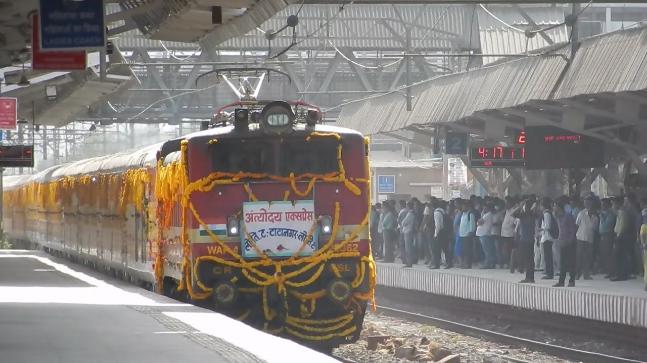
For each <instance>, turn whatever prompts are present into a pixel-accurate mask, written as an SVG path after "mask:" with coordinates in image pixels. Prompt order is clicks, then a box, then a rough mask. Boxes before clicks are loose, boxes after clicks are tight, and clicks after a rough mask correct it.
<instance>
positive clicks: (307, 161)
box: [212, 137, 338, 176]
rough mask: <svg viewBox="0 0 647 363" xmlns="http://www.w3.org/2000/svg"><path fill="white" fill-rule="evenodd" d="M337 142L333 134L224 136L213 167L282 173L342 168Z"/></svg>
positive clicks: (215, 148)
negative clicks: (268, 137)
mask: <svg viewBox="0 0 647 363" xmlns="http://www.w3.org/2000/svg"><path fill="white" fill-rule="evenodd" d="M337 145H338V141H337V140H334V139H330V138H326V139H324V138H314V139H311V140H310V141H304V139H303V138H301V137H293V138H289V137H286V138H282V139H278V138H277V139H274V140H267V141H261V140H260V139H246V140H241V139H221V140H219V141H218V142H217V143H215V144H213V145H212V160H213V168H214V171H221V172H228V173H238V172H248V173H267V174H272V175H280V176H288V175H290V173H294V175H301V174H307V173H312V174H327V173H332V172H336V171H338V163H337Z"/></svg>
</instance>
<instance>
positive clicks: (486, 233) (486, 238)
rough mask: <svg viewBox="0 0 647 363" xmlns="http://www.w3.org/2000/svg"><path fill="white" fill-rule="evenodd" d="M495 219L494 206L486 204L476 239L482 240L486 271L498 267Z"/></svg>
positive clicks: (478, 225) (479, 221)
mask: <svg viewBox="0 0 647 363" xmlns="http://www.w3.org/2000/svg"><path fill="white" fill-rule="evenodd" d="M493 219H494V214H493V213H492V206H491V205H490V204H486V205H485V207H484V208H483V215H482V216H481V219H479V220H478V222H477V227H476V237H478V238H479V239H480V241H481V247H483V253H484V254H485V262H484V263H483V266H481V268H485V269H490V268H494V267H496V247H495V246H494V239H493V238H492V222H493Z"/></svg>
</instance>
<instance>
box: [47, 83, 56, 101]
mask: <svg viewBox="0 0 647 363" xmlns="http://www.w3.org/2000/svg"><path fill="white" fill-rule="evenodd" d="M56 91H57V90H56V86H55V85H50V86H46V87H45V96H47V99H48V100H49V101H54V100H56V93H57V92H56Z"/></svg>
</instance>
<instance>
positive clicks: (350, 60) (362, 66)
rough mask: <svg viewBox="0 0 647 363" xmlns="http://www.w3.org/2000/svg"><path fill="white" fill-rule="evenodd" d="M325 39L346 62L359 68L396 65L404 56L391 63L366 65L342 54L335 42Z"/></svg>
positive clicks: (380, 67)
mask: <svg viewBox="0 0 647 363" xmlns="http://www.w3.org/2000/svg"><path fill="white" fill-rule="evenodd" d="M327 41H328V43H329V44H330V45H331V46H332V47H333V48H334V49H335V51H336V52H337V53H338V54H339V55H340V56H341V57H342V58H344V59H345V60H346V61H347V62H349V63H352V64H354V65H356V66H358V67H360V68H364V69H382V68H388V67H391V66H394V65H396V64H398V63H400V62H402V60H403V59H404V57H403V58H398V59H397V60H396V61H394V62H391V63H388V64H382V65H379V66H367V65H364V64H361V63H358V62H356V61H354V60H353V59H351V58H349V57H348V56H346V54H344V53H343V52H342V51H341V50H339V48H337V47H336V46H335V44H333V42H331V41H330V40H329V39H327Z"/></svg>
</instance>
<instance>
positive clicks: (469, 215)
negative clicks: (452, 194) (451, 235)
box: [458, 200, 476, 268]
mask: <svg viewBox="0 0 647 363" xmlns="http://www.w3.org/2000/svg"><path fill="white" fill-rule="evenodd" d="M461 210H462V212H463V213H462V214H461V220H460V224H459V226H458V236H459V238H460V243H461V260H462V261H461V262H462V263H463V266H462V267H463V268H472V255H473V253H474V234H475V232H476V215H475V214H474V212H473V211H472V205H471V203H470V201H467V200H466V201H464V202H463V204H462V205H461Z"/></svg>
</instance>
